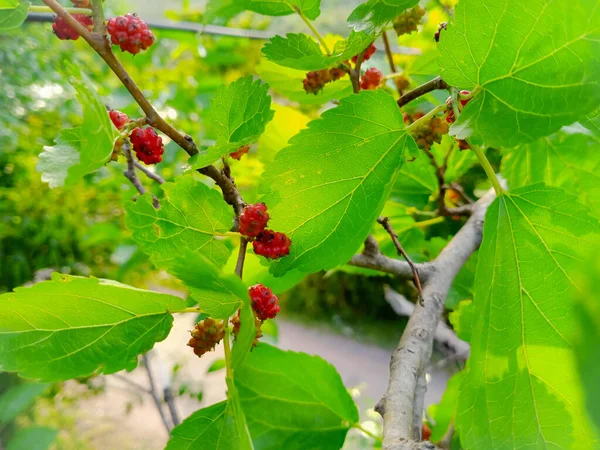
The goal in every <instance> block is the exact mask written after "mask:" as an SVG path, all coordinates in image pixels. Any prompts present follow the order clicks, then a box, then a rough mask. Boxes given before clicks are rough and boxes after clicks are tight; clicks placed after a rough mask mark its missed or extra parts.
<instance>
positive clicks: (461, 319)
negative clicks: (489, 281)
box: [448, 300, 475, 342]
mask: <svg viewBox="0 0 600 450" xmlns="http://www.w3.org/2000/svg"><path fill="white" fill-rule="evenodd" d="M474 312H475V307H474V306H473V301H471V300H462V301H460V302H459V303H458V306H457V307H456V309H455V310H454V311H452V312H451V313H450V314H449V315H448V319H449V320H450V323H451V324H452V327H453V328H454V331H456V335H457V336H458V337H459V338H461V339H462V340H463V341H466V342H469V341H470V340H471V333H472V332H473V326H474V325H475V314H474Z"/></svg>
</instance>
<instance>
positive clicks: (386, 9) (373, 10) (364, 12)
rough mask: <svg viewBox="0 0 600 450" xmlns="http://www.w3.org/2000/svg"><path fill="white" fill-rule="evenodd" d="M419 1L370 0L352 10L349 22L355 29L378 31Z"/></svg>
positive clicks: (369, 31) (368, 31)
mask: <svg viewBox="0 0 600 450" xmlns="http://www.w3.org/2000/svg"><path fill="white" fill-rule="evenodd" d="M418 3H419V0H368V1H366V2H365V3H363V4H362V5H359V6H358V7H357V8H356V9H355V10H354V11H352V13H351V14H350V16H349V17H348V23H349V24H350V26H351V27H353V28H354V30H355V31H366V32H367V33H371V34H373V33H378V32H380V31H381V30H382V29H383V28H384V27H385V26H386V25H387V24H388V23H390V22H391V21H392V20H394V19H395V18H396V16H399V15H400V14H402V13H403V12H404V11H406V10H407V9H409V8H412V7H413V6H415V5H417V4H418Z"/></svg>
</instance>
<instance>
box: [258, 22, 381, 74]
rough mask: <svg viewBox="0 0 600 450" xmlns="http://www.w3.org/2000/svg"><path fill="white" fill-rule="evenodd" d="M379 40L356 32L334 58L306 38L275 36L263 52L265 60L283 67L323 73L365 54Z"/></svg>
mask: <svg viewBox="0 0 600 450" xmlns="http://www.w3.org/2000/svg"><path fill="white" fill-rule="evenodd" d="M374 39H375V36H372V35H369V34H367V33H364V32H360V33H357V32H355V31H353V32H352V33H350V36H348V39H347V40H345V41H344V40H341V41H338V42H336V43H335V46H334V47H333V50H332V53H331V55H327V54H325V53H323V51H322V50H321V47H319V44H318V43H317V42H315V40H314V39H313V38H312V37H310V36H308V35H306V34H301V33H300V34H294V33H290V34H287V35H286V37H283V36H279V35H277V36H274V37H272V38H271V39H270V40H269V42H267V43H266V44H265V46H264V47H263V49H262V52H263V54H264V55H265V57H266V58H267V59H268V60H269V61H272V62H274V63H276V64H279V65H280V66H284V67H289V68H291V69H298V70H321V69H326V68H328V67H333V66H336V65H338V64H340V63H341V62H343V61H346V60H347V59H350V58H352V57H353V56H354V55H356V54H358V53H360V52H361V51H363V50H364V49H365V48H367V46H368V45H369V44H370V43H371V42H373V40H374Z"/></svg>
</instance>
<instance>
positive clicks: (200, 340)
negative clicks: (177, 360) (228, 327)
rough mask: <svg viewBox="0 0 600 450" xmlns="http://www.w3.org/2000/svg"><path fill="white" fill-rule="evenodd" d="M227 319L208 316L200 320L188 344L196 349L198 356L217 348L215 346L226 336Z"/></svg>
mask: <svg viewBox="0 0 600 450" xmlns="http://www.w3.org/2000/svg"><path fill="white" fill-rule="evenodd" d="M224 326H225V321H223V320H215V319H211V318H210V317H207V318H206V319H204V320H201V321H200V322H198V323H197V324H196V325H195V326H194V329H193V330H192V332H191V334H192V338H191V339H190V340H189V342H188V344H187V345H188V346H190V347H192V348H193V349H194V353H195V354H196V356H198V357H200V356H202V355H204V354H205V353H206V352H209V351H211V350H213V349H214V348H215V346H216V345H217V344H218V343H219V342H220V341H221V339H223V336H225V330H224Z"/></svg>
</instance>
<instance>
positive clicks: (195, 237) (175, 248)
mask: <svg viewBox="0 0 600 450" xmlns="http://www.w3.org/2000/svg"><path fill="white" fill-rule="evenodd" d="M161 188H162V190H163V191H164V193H165V198H164V199H162V200H161V202H160V203H161V207H160V209H154V207H153V206H152V196H151V195H150V194H145V195H142V196H140V197H139V198H138V199H137V201H136V202H131V203H127V204H125V210H126V211H127V216H126V217H125V223H126V224H127V228H129V229H130V230H131V231H132V233H133V239H134V240H135V241H136V242H137V243H138V244H139V245H140V247H141V248H142V250H144V252H145V253H146V254H148V255H150V257H151V259H152V262H154V264H156V265H157V266H159V267H162V266H165V265H168V264H169V262H170V261H172V260H173V259H175V258H176V257H177V255H179V254H180V253H182V252H184V251H186V250H191V251H193V252H200V253H202V254H203V255H204V256H205V257H206V258H208V259H210V260H211V261H212V262H214V263H215V264H216V265H217V266H219V267H221V266H223V264H225V262H226V261H227V258H228V257H229V251H228V250H227V247H226V246H225V244H224V243H223V242H222V241H219V240H216V239H215V235H218V234H220V233H225V232H227V231H229V230H230V229H231V227H232V225H233V218H232V212H231V210H230V208H229V207H228V206H227V204H226V203H225V201H224V200H223V198H222V196H221V194H220V193H219V192H217V191H216V190H213V189H210V188H209V187H208V186H206V185H205V184H203V183H201V182H200V181H198V180H196V179H195V178H194V176H193V175H183V176H180V177H178V178H176V180H175V182H174V183H164V184H162V185H161Z"/></svg>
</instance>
